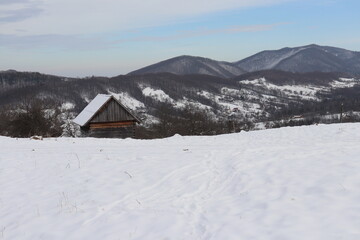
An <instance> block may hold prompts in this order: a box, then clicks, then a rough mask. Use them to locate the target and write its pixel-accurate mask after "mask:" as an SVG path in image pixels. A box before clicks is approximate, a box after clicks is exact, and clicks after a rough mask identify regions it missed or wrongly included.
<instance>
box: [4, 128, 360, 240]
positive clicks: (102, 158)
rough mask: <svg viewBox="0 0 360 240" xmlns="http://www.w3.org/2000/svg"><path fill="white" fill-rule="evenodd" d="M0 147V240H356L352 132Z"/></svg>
mask: <svg viewBox="0 0 360 240" xmlns="http://www.w3.org/2000/svg"><path fill="white" fill-rule="evenodd" d="M0 146H1V148H0V189H1V191H0V239H22V240H25V239H31V240H33V239H102V240H103V239H142V240H143V239H274V240H279V239H292V240H296V239H301V240H302V239H321V240H338V239H346V240H356V239H360V229H359V226H360V207H359V202H360V175H359V172H360V161H359V160H360V157H359V156H360V148H359V146H360V124H334V125H318V126H311V127H294V128H281V129H276V130H275V129H274V130H265V131H255V132H241V133H238V134H231V135H222V136H215V137H182V136H174V137H171V138H168V139H161V140H148V141H145V140H132V139H126V140H109V139H90V138H88V139H70V138H59V139H45V140H43V141H36V140H29V139H10V138H5V137H0Z"/></svg>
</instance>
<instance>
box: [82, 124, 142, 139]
mask: <svg viewBox="0 0 360 240" xmlns="http://www.w3.org/2000/svg"><path fill="white" fill-rule="evenodd" d="M81 136H82V137H95V138H129V137H135V124H133V125H127V126H123V127H116V128H115V127H105V128H82V129H81Z"/></svg>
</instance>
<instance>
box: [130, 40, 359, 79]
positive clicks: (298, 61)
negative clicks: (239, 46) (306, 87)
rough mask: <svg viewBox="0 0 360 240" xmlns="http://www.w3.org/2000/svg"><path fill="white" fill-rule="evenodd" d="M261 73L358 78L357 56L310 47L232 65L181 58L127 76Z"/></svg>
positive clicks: (263, 54) (261, 55) (273, 52)
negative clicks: (332, 74)
mask: <svg viewBox="0 0 360 240" xmlns="http://www.w3.org/2000/svg"><path fill="white" fill-rule="evenodd" d="M261 70H282V71H286V72H299V73H305V72H344V73H353V74H360V52H356V51H350V50H347V49H343V48H337V47H331V46H320V45H316V44H310V45H305V46H299V47H293V48H290V47H285V48H281V49H278V50H264V51H261V52H259V53H256V54H254V55H251V56H249V57H247V58H244V59H242V60H239V61H236V62H226V61H217V60H213V59H210V58H203V57H198V56H189V55H182V56H178V57H174V58H170V59H167V60H163V61H161V62H158V63H155V64H152V65H149V66H146V67H143V68H140V69H138V70H135V71H132V72H130V73H128V75H139V74H145V73H160V72H170V73H173V74H178V75H187V74H207V75H213V76H218V77H223V78H232V77H236V76H239V75H241V74H244V73H246V72H256V71H261Z"/></svg>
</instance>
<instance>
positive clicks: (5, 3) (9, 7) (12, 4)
mask: <svg viewBox="0 0 360 240" xmlns="http://www.w3.org/2000/svg"><path fill="white" fill-rule="evenodd" d="M40 5H41V2H39V1H31V0H1V2H0V24H4V23H12V22H20V21H23V20H26V19H29V18H33V17H35V16H39V15H40V14H41V13H42V12H43V9H42V8H41V7H40Z"/></svg>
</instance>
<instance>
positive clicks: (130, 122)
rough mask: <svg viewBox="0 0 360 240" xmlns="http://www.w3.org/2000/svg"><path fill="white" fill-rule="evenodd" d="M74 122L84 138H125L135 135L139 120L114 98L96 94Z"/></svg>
mask: <svg viewBox="0 0 360 240" xmlns="http://www.w3.org/2000/svg"><path fill="white" fill-rule="evenodd" d="M74 122H75V123H76V124H78V125H80V128H81V133H82V136H85V137H99V138H127V137H133V136H134V135H135V126H136V123H140V120H139V119H138V118H137V117H136V116H135V115H133V114H132V113H131V112H130V111H129V110H128V109H127V108H126V107H125V106H124V105H122V104H121V103H120V102H119V101H118V100H117V99H116V98H115V97H114V96H112V95H106V94H98V95H97V96H96V97H95V98H94V99H93V100H92V101H91V102H90V103H89V104H88V105H87V106H86V107H85V108H84V110H82V112H81V113H80V114H79V115H78V116H77V117H76V118H75V119H74Z"/></svg>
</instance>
